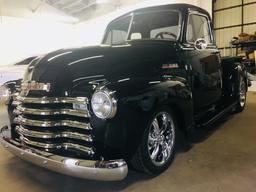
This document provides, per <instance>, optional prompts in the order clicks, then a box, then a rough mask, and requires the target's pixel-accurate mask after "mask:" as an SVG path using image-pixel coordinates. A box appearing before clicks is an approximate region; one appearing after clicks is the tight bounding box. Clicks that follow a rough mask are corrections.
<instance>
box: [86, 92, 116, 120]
mask: <svg viewBox="0 0 256 192" xmlns="http://www.w3.org/2000/svg"><path fill="white" fill-rule="evenodd" d="M100 94H102V95H104V96H105V97H106V98H107V100H108V101H109V103H110V110H109V112H108V113H107V114H105V115H103V114H100V112H99V110H98V111H97V109H95V104H94V101H95V99H96V97H99V96H100ZM98 105H99V104H98ZM91 108H92V111H93V114H94V115H95V116H96V117H98V118H99V119H112V118H114V117H115V115H116V113H117V99H116V97H115V92H114V91H110V90H109V89H107V88H104V89H97V90H96V91H95V92H94V93H93V95H92V98H91Z"/></svg>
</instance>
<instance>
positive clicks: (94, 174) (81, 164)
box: [0, 126, 128, 181]
mask: <svg viewBox="0 0 256 192" xmlns="http://www.w3.org/2000/svg"><path fill="white" fill-rule="evenodd" d="M10 132H11V131H10V128H8V126H4V127H3V128H1V129H0V143H1V144H2V145H3V146H4V148H6V149H7V150H8V151H10V152H11V153H13V154H14V155H16V156H18V157H20V158H21V159H23V160H26V161H28V162H31V163H33V164H36V165H38V166H40V167H44V168H46V169H49V170H52V171H55V172H59V173H62V174H65V175H70V176H74V177H79V178H83V179H92V180H102V181H117V180H122V179H124V178H125V177H126V176H127V173H128V167H127V164H126V162H125V161H124V160H122V159H120V160H111V161H91V160H83V159H73V158H67V157H62V156H58V155H54V154H51V153H47V152H44V151H39V150H35V149H32V148H29V147H27V146H22V145H21V144H20V143H18V142H16V141H14V140H12V139H11V137H10V135H11V134H10Z"/></svg>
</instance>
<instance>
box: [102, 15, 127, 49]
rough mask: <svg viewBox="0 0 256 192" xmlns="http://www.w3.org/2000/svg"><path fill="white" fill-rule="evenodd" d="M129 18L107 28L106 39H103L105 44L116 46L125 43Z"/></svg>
mask: <svg viewBox="0 0 256 192" xmlns="http://www.w3.org/2000/svg"><path fill="white" fill-rule="evenodd" d="M130 21H131V16H128V17H126V18H122V19H120V20H118V21H116V22H114V23H112V24H110V26H109V27H108V28H109V30H108V32H107V36H106V37H107V38H106V39H105V44H108V45H111V44H112V45H118V44H122V43H123V42H125V41H126V38H127V35H128V29H129V26H130Z"/></svg>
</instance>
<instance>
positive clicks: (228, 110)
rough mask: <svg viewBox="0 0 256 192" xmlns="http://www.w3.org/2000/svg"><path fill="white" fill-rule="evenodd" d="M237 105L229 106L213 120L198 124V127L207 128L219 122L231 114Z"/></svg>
mask: <svg viewBox="0 0 256 192" xmlns="http://www.w3.org/2000/svg"><path fill="white" fill-rule="evenodd" d="M236 105H237V102H235V103H233V104H231V105H230V106H228V107H227V108H225V109H224V110H222V111H221V112H219V113H218V114H217V115H215V116H213V117H212V118H211V119H209V120H208V121H207V122H204V123H201V124H198V125H197V127H198V128H199V127H207V126H209V125H211V124H212V123H214V122H216V121H217V120H219V119H220V118H221V117H223V116H224V115H225V114H226V113H228V112H230V111H231V110H232V109H233V108H234V107H235V106H236Z"/></svg>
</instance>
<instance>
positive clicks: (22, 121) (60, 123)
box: [14, 116, 92, 130]
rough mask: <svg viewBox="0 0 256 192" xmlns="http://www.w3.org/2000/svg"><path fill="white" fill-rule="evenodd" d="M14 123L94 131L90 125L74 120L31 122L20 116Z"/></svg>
mask: <svg viewBox="0 0 256 192" xmlns="http://www.w3.org/2000/svg"><path fill="white" fill-rule="evenodd" d="M14 123H17V124H20V125H28V126H36V127H59V126H60V127H62V126H67V127H73V128H80V129H85V130H92V128H91V126H90V124H87V123H83V122H79V121H72V120H54V121H40V120H31V119H27V118H24V117H22V116H18V117H16V118H15V119H14Z"/></svg>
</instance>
